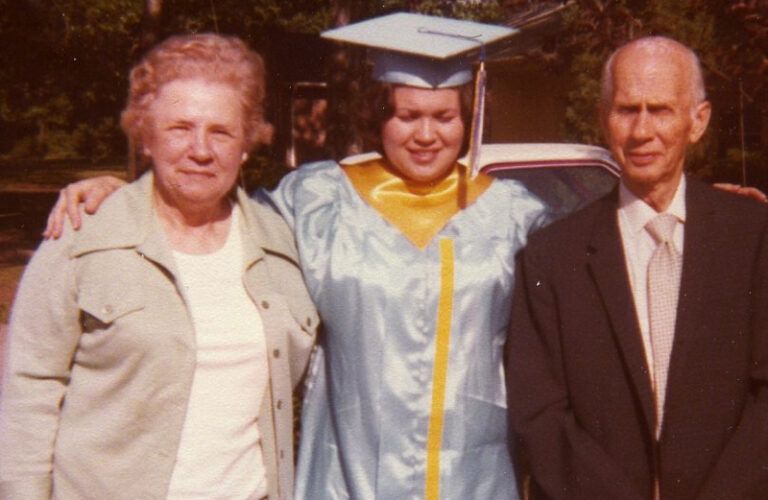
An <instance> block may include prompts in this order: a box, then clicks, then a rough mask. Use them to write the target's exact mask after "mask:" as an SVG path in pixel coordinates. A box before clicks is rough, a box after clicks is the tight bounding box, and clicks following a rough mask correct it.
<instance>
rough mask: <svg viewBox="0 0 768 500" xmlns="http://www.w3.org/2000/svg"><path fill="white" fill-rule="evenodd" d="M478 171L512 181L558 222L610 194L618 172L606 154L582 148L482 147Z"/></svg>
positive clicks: (605, 151) (609, 156)
mask: <svg viewBox="0 0 768 500" xmlns="http://www.w3.org/2000/svg"><path fill="white" fill-rule="evenodd" d="M480 170H481V171H482V172H484V173H486V174H489V175H492V176H494V177H499V178H503V179H516V180H518V181H520V182H522V183H523V184H524V185H525V186H526V187H527V188H528V189H529V190H530V191H531V192H532V193H534V194H536V195H537V196H538V197H539V198H541V200H542V201H544V203H546V204H547V205H548V206H549V208H550V210H551V212H552V215H553V218H559V217H562V216H564V215H567V214H569V213H571V212H573V211H575V210H578V209H579V208H581V207H583V206H584V205H586V204H587V203H589V202H591V201H593V200H595V199H597V198H599V197H601V196H603V195H604V194H606V193H608V192H609V191H610V190H612V189H613V188H614V187H615V186H616V183H617V182H618V180H619V175H620V173H621V169H620V168H619V166H618V164H617V163H616V162H615V161H614V160H613V158H612V157H611V153H609V152H608V150H606V149H604V148H601V147H598V146H588V145H585V144H557V143H541V144H536V143H532V144H483V145H482V147H481V149H480Z"/></svg>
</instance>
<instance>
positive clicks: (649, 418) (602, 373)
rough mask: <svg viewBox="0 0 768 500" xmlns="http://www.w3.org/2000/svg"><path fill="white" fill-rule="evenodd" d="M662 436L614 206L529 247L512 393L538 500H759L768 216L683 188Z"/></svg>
mask: <svg viewBox="0 0 768 500" xmlns="http://www.w3.org/2000/svg"><path fill="white" fill-rule="evenodd" d="M686 192H687V196H686V211H687V214H686V223H685V226H684V227H685V246H684V250H683V274H682V278H681V287H680V300H679V304H678V312H677V323H676V331H675V339H674V344H673V351H672V357H671V361H670V372H669V379H668V386H667V396H666V406H665V409H664V411H665V413H664V427H663V430H662V435H661V437H660V439H659V441H658V442H657V441H656V439H655V437H654V431H653V428H654V418H655V417H654V408H653V394H652V389H651V385H650V379H649V376H648V367H647V364H646V360H645V355H644V350H643V345H642V340H641V336H640V329H639V325H638V321H637V317H636V314H635V310H634V303H633V299H632V295H631V291H630V288H629V278H628V275H627V271H626V266H625V261H624V253H623V248H622V244H621V236H620V234H619V228H618V222H617V214H616V209H617V203H618V193H617V191H614V192H613V193H612V194H611V195H609V196H607V197H605V198H603V199H601V200H599V201H597V202H595V203H594V204H592V205H590V206H589V207H587V208H585V209H584V210H582V211H580V212H578V213H576V214H573V215H572V216H570V217H568V218H566V219H564V220H562V221H559V222H556V223H554V224H552V225H551V226H549V227H547V228H545V229H543V230H541V231H539V232H538V233H536V234H534V235H533V236H532V237H531V239H530V241H529V243H528V246H527V248H526V249H525V250H524V251H523V252H522V254H521V256H520V260H519V263H518V275H517V284H516V290H515V299H514V308H513V315H512V324H511V328H510V333H509V340H508V344H507V379H508V384H509V406H510V414H511V419H512V427H513V429H514V431H515V433H516V435H517V438H518V439H519V440H520V442H521V443H522V450H523V452H524V453H525V454H526V455H527V460H528V462H529V463H530V468H531V473H532V481H531V483H532V484H531V491H532V498H562V499H568V500H574V499H589V500H610V499H621V500H625V499H651V498H653V484H654V477H658V478H659V481H660V488H661V499H662V500H670V499H694V498H695V499H739V500H742V499H751V498H760V499H765V498H768V289H767V288H768V237H767V236H766V235H767V234H768V232H767V228H768V209H766V207H764V206H761V205H760V204H758V203H756V202H753V201H751V200H747V199H744V198H742V197H738V196H735V195H731V194H727V193H722V192H718V191H716V190H714V189H712V188H710V187H708V186H706V185H704V184H703V183H701V182H699V181H696V180H695V179H689V180H688V187H687V191H686Z"/></svg>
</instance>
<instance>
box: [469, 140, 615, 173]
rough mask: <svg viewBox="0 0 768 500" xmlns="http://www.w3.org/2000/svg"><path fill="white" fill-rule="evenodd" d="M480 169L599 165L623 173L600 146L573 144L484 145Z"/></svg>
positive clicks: (609, 154)
mask: <svg viewBox="0 0 768 500" xmlns="http://www.w3.org/2000/svg"><path fill="white" fill-rule="evenodd" d="M479 161H480V169H481V170H485V169H486V168H487V167H489V166H492V165H498V164H503V165H504V167H506V168H510V167H512V168H516V167H517V166H520V167H537V166H552V165H583V164H584V163H585V162H588V163H598V164H601V165H603V166H605V167H606V168H608V169H609V170H611V171H612V172H613V173H615V174H616V175H618V174H619V172H620V171H621V170H620V168H619V166H618V164H617V163H616V161H614V159H613V157H612V156H611V153H610V152H609V151H608V150H607V149H605V148H601V147H600V146H590V145H587V144H569V143H518V144H514V143H502V144H483V145H482V146H481V149H480V160H479Z"/></svg>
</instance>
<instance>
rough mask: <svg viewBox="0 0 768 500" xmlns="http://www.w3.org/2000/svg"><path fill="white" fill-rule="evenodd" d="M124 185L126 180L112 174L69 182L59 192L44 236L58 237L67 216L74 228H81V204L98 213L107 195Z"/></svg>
mask: <svg viewBox="0 0 768 500" xmlns="http://www.w3.org/2000/svg"><path fill="white" fill-rule="evenodd" d="M124 185H125V181H124V180H121V179H118V178H117V177H113V176H111V175H102V176H99V177H94V178H92V179H84V180H82V181H78V182H74V183H72V184H69V185H68V186H66V187H65V188H64V189H62V190H61V191H60V192H59V198H58V199H57V200H56V204H55V205H54V206H53V209H52V210H51V213H50V214H48V224H47V225H46V226H45V231H43V237H44V238H45V239H51V238H53V239H56V238H58V237H59V236H61V233H62V231H63V230H64V221H65V220H66V218H67V217H69V221H70V222H71V223H72V227H73V228H74V229H76V230H77V229H80V223H81V217H80V204H83V205H84V208H85V212H86V213H89V214H93V213H96V210H98V208H99V206H100V205H101V204H102V202H103V201H104V200H105V199H106V198H107V196H109V195H110V194H112V193H113V192H114V191H116V190H117V189H118V188H120V187H122V186H124Z"/></svg>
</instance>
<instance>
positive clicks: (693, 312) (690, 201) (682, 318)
mask: <svg viewBox="0 0 768 500" xmlns="http://www.w3.org/2000/svg"><path fill="white" fill-rule="evenodd" d="M687 182H688V185H687V188H686V200H685V203H686V217H685V219H686V221H685V241H684V244H683V273H682V276H681V277H680V297H679V299H678V304H677V318H676V321H675V339H674V344H673V346H672V359H671V360H670V364H669V370H670V373H669V378H668V382H667V395H668V396H667V400H669V399H670V398H669V394H670V388H671V387H673V385H675V384H674V382H675V380H677V379H678V378H679V377H680V376H681V374H682V373H684V372H685V370H684V369H683V366H684V365H685V361H686V358H687V357H688V356H687V352H688V349H687V347H686V346H690V345H691V343H692V341H693V340H694V337H695V336H696V333H697V332H698V331H699V328H698V327H697V323H698V321H699V318H701V317H702V315H703V312H704V311H703V310H702V307H703V304H704V303H705V302H707V301H706V300H704V299H705V297H706V291H707V290H711V289H713V288H712V286H713V285H710V284H708V283H707V280H708V277H709V276H711V272H709V270H710V269H712V266H715V265H717V262H716V259H715V257H714V256H715V255H717V251H716V250H712V249H709V250H708V251H702V248H703V247H707V246H710V245H711V244H712V243H713V242H714V241H717V238H715V237H714V234H713V232H715V231H717V228H716V227H715V222H714V219H715V217H714V214H715V209H716V207H715V205H714V204H713V203H711V202H710V200H709V199H708V197H707V189H708V188H707V187H706V186H704V185H703V184H702V183H701V182H700V181H697V180H696V179H692V178H690V177H688V180H687Z"/></svg>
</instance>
